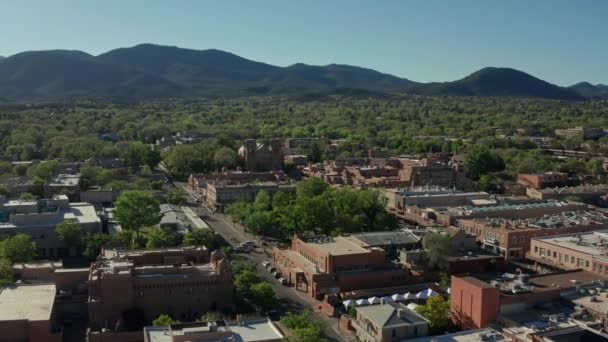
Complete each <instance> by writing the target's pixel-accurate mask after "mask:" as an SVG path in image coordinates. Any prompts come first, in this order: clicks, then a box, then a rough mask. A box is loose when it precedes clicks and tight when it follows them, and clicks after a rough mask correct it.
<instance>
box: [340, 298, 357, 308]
mask: <svg viewBox="0 0 608 342" xmlns="http://www.w3.org/2000/svg"><path fill="white" fill-rule="evenodd" d="M342 304H343V305H344V308H345V309H346V310H348V309H350V308H352V307H354V306H355V305H356V303H355V301H354V300H352V299H348V300H345V301H343V302H342Z"/></svg>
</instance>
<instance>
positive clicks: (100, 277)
mask: <svg viewBox="0 0 608 342" xmlns="http://www.w3.org/2000/svg"><path fill="white" fill-rule="evenodd" d="M88 283H89V300H88V311H89V320H90V326H91V329H92V331H98V330H100V329H104V328H106V329H110V330H112V329H115V328H116V327H117V326H121V324H123V323H124V317H123V315H124V313H125V312H126V311H128V310H133V309H137V310H139V311H140V312H142V313H143V315H144V318H145V321H146V322H151V321H152V320H153V319H155V318H156V317H158V316H159V315H161V314H169V315H171V316H172V317H175V318H176V319H178V320H181V321H193V320H196V319H198V318H199V317H200V316H201V315H202V314H203V313H205V312H207V311H226V310H231V309H232V305H233V303H232V292H233V284H232V272H231V269H230V264H229V262H228V260H227V259H225V258H224V257H223V255H222V254H221V253H220V252H219V251H214V252H213V253H209V251H208V250H207V249H206V248H204V247H183V248H173V249H160V250H135V251H128V252H123V251H120V250H104V251H103V252H102V256H101V259H100V260H99V261H97V262H95V263H93V264H92V265H91V268H90V273H89V280H88Z"/></svg>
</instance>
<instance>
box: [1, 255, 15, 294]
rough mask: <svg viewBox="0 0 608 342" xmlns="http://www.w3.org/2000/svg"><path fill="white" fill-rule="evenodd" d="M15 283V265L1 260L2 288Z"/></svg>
mask: <svg viewBox="0 0 608 342" xmlns="http://www.w3.org/2000/svg"><path fill="white" fill-rule="evenodd" d="M13 283H14V281H13V264H12V263H11V261H10V260H8V259H6V258H0V287H2V286H7V285H11V284H13Z"/></svg>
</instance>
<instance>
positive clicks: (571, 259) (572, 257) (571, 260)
mask: <svg viewBox="0 0 608 342" xmlns="http://www.w3.org/2000/svg"><path fill="white" fill-rule="evenodd" d="M570 263H571V264H574V256H571V257H570Z"/></svg>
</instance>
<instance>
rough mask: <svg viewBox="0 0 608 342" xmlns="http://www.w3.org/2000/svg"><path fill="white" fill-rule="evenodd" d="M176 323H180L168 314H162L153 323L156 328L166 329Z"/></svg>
mask: <svg viewBox="0 0 608 342" xmlns="http://www.w3.org/2000/svg"><path fill="white" fill-rule="evenodd" d="M175 323H179V321H176V320H174V319H173V318H172V317H171V316H169V315H167V314H162V315H160V316H158V317H156V319H155V320H153V321H152V325H153V326H155V327H166V326H169V325H172V324H175Z"/></svg>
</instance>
